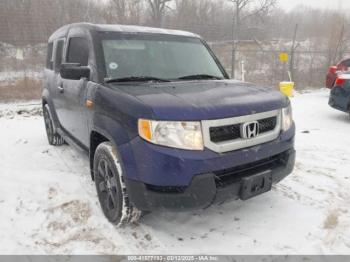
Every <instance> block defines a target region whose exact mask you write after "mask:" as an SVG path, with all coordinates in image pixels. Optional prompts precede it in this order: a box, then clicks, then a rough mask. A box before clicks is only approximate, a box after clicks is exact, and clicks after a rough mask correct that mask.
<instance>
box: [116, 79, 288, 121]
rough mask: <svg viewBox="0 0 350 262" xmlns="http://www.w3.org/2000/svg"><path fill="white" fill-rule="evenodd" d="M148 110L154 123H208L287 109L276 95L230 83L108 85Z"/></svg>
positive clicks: (263, 89) (213, 81)
mask: <svg viewBox="0 0 350 262" xmlns="http://www.w3.org/2000/svg"><path fill="white" fill-rule="evenodd" d="M111 86H112V87H113V88H117V89H119V90H121V91H123V92H126V93H128V94H129V95H132V96H134V97H136V98H137V99H139V100H140V101H141V102H142V103H143V104H145V105H147V106H149V107H151V108H152V110H153V112H154V117H155V119H156V120H175V121H176V120H211V119H220V118H229V117H235V116H242V115H250V114H255V113H261V112H266V111H272V110H275V109H279V108H282V107H285V106H287V104H288V99H287V98H286V97H285V96H284V95H282V94H281V93H280V92H278V91H276V90H274V89H272V88H268V87H261V86H257V85H253V84H250V83H243V82H239V81H234V80H208V81H183V82H171V83H159V84H158V83H156V84H149V83H148V84H138V85H135V84H131V83H128V84H120V83H119V84H111Z"/></svg>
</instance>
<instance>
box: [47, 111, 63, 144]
mask: <svg viewBox="0 0 350 262" xmlns="http://www.w3.org/2000/svg"><path fill="white" fill-rule="evenodd" d="M43 115H44V122H45V129H46V135H47V140H48V141H49V144H50V145H53V146H61V145H63V144H64V143H65V141H64V139H63V138H62V137H61V135H60V134H58V133H56V132H55V131H54V128H53V120H52V118H51V114H50V108H49V105H48V104H45V105H44V106H43Z"/></svg>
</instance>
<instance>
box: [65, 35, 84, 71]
mask: <svg viewBox="0 0 350 262" xmlns="http://www.w3.org/2000/svg"><path fill="white" fill-rule="evenodd" d="M88 61H89V46H88V42H87V40H86V39H85V38H82V37H72V38H70V40H69V45H68V53H67V62H68V63H79V64H80V65H81V66H87V65H88Z"/></svg>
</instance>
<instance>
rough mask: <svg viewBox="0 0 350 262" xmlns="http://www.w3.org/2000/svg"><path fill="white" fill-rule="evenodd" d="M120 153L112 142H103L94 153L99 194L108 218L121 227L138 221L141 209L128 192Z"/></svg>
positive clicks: (96, 183)
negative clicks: (135, 205)
mask: <svg viewBox="0 0 350 262" xmlns="http://www.w3.org/2000/svg"><path fill="white" fill-rule="evenodd" d="M122 170H123V169H122V166H121V164H120V161H119V157H118V153H117V151H116V150H115V148H114V147H113V145H112V144H111V143H110V142H104V143H101V144H100V145H99V146H98V147H97V149H96V152H95V155H94V178H95V185H96V191H97V196H98V199H99V201H100V205H101V208H102V211H103V213H104V215H105V216H106V218H107V219H108V220H109V221H110V222H111V223H112V224H114V225H116V226H118V227H121V226H125V225H128V224H131V223H134V222H137V221H138V220H139V218H140V216H141V211H139V210H138V209H136V208H135V207H133V206H132V205H131V203H130V201H129V197H128V194H127V192H126V186H125V183H124V179H123V173H122V172H123V171H122Z"/></svg>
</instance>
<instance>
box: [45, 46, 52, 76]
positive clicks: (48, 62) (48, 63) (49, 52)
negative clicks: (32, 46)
mask: <svg viewBox="0 0 350 262" xmlns="http://www.w3.org/2000/svg"><path fill="white" fill-rule="evenodd" d="M52 51H53V42H51V43H49V44H48V45H47V56H46V68H47V69H51V70H52V67H53V58H52Z"/></svg>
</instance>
